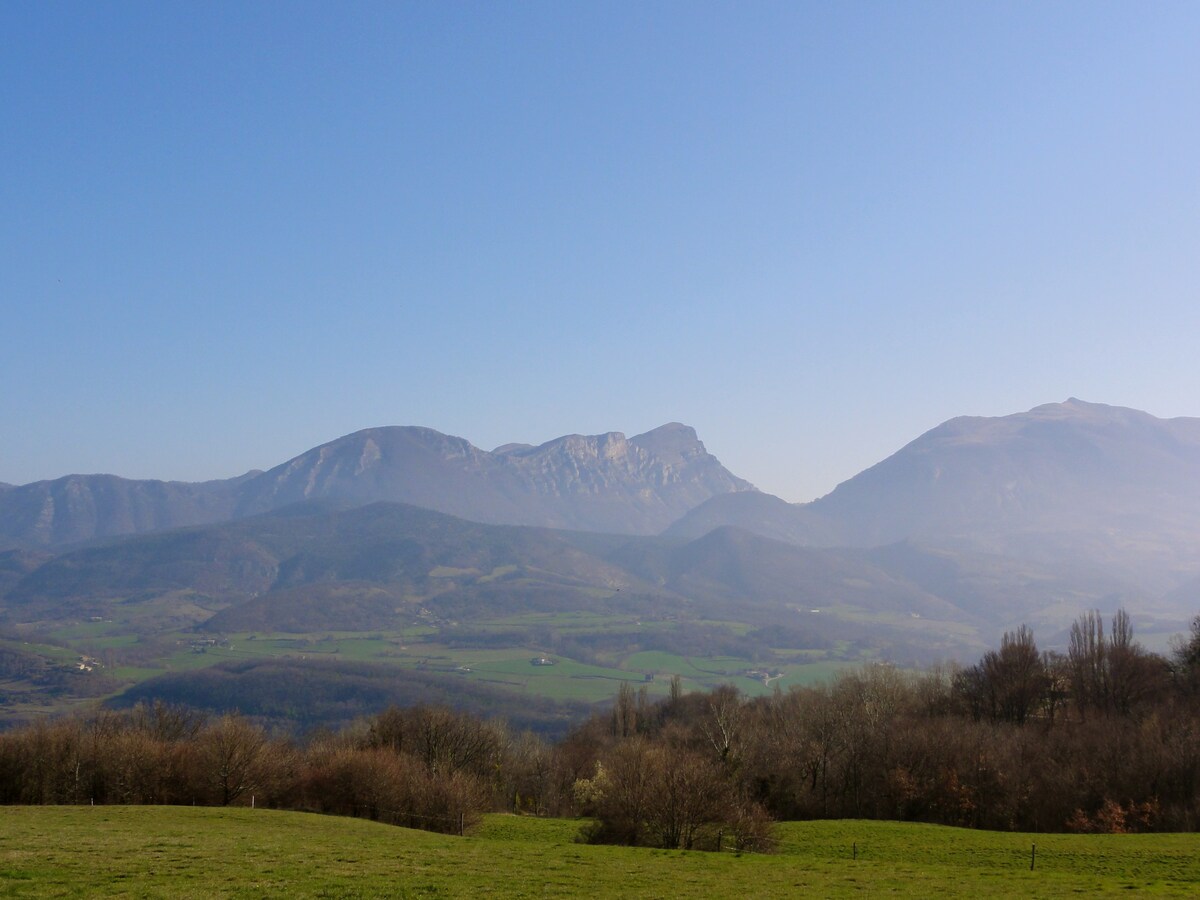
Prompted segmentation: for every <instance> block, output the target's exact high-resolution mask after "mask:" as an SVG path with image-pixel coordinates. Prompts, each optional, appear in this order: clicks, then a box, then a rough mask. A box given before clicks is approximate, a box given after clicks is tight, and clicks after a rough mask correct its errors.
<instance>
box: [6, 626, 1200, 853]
mask: <svg viewBox="0 0 1200 900" xmlns="http://www.w3.org/2000/svg"><path fill="white" fill-rule="evenodd" d="M0 802H2V803H10V804H12V803H22V804H45V803H68V804H87V803H153V804H184V805H191V804H204V805H229V804H242V805H249V804H255V805H259V806H268V807H275V808H286V809H298V810H310V811H315V812H323V813H330V814H339V815H350V816H360V817H365V818H370V819H375V820H378V821H383V822H389V823H393V824H398V825H405V826H409V827H416V828H424V829H428V830H433V831H442V832H448V833H459V832H463V831H465V830H468V829H469V828H470V827H471V825H472V824H473V823H474V822H475V821H476V820H477V819H478V817H479V815H480V814H481V813H483V812H486V811H488V810H509V811H515V812H521V813H527V814H538V815H560V816H585V817H587V820H586V824H585V825H584V827H583V834H582V837H583V839H586V840H591V841H603V842H617V843H625V844H638V845H650V846H658V847H672V848H684V849H738V850H770V849H771V845H772V840H771V823H772V822H773V821H775V820H778V819H808V818H843V817H856V818H883V819H898V820H911V821H922V822H934V823H941V824H947V825H959V826H970V827H977V828H992V829H1014V830H1026V831H1064V830H1070V831H1098V832H1124V831H1149V830H1167V831H1191V830H1196V829H1197V827H1198V826H1200V617H1198V618H1197V620H1196V622H1195V623H1194V625H1193V628H1192V632H1191V635H1190V638H1189V639H1188V640H1186V641H1184V642H1182V643H1181V644H1180V645H1179V646H1178V647H1177V648H1176V649H1175V651H1174V652H1173V654H1172V655H1171V656H1170V657H1164V656H1160V655H1158V654H1154V653H1150V652H1148V651H1146V650H1145V649H1143V648H1142V647H1141V646H1140V645H1138V644H1137V642H1136V641H1135V640H1134V638H1133V629H1132V627H1131V625H1130V621H1129V617H1128V616H1127V615H1126V614H1125V613H1123V612H1118V613H1117V615H1116V616H1114V617H1113V619H1112V620H1111V621H1110V622H1108V623H1106V622H1105V620H1104V619H1103V618H1102V617H1101V616H1099V615H1098V614H1096V613H1089V614H1087V615H1085V616H1082V617H1081V618H1080V619H1079V620H1077V621H1076V623H1075V624H1074V625H1073V627H1072V628H1071V631H1070V637H1069V643H1068V647H1067V649H1066V651H1065V652H1062V653H1057V652H1042V651H1039V649H1038V647H1037V644H1036V641H1035V638H1034V635H1033V633H1032V631H1030V630H1029V629H1028V628H1025V627H1022V628H1019V629H1017V630H1016V631H1013V632H1010V633H1008V634H1006V635H1004V637H1003V639H1002V640H1001V642H1000V645H999V647H998V648H996V649H994V650H991V651H989V652H987V653H985V654H984V656H983V657H982V659H980V660H979V662H978V663H977V664H975V665H973V666H970V667H965V668H958V667H952V666H943V667H935V668H932V669H929V670H926V671H924V672H919V673H911V672H904V671H901V670H898V669H896V668H893V667H891V666H886V665H873V666H867V667H865V668H862V669H860V670H858V671H855V672H850V673H846V674H842V675H840V676H839V677H837V678H835V679H833V680H832V681H830V682H829V683H826V684H820V685H815V686H809V687H801V688H794V689H792V690H789V691H776V692H775V693H773V694H772V695H770V696H765V697H755V698H750V697H746V696H744V695H742V694H740V693H739V692H738V691H737V690H736V689H734V688H732V687H729V686H725V687H719V688H717V689H715V690H713V691H710V692H706V693H691V694H685V693H683V692H682V691H681V689H680V685H679V681H678V680H677V679H676V680H675V681H674V682H673V683H672V686H671V692H670V696H668V697H666V698H664V699H661V700H656V701H652V700H651V699H650V698H649V697H648V696H647V694H646V692H645V690H644V688H643V689H642V690H639V691H634V690H633V688H632V687H630V686H629V685H628V684H627V683H626V684H624V685H623V686H622V687H621V690H620V692H619V693H618V695H617V697H616V699H615V702H614V703H613V705H612V707H611V709H608V710H606V711H604V712H602V713H596V714H594V715H592V716H591V717H590V718H588V719H587V720H585V721H583V722H581V723H580V724H579V725H577V726H576V727H575V728H574V729H572V730H571V731H570V732H569V733H568V734H567V736H566V737H565V738H564V739H562V740H560V741H558V742H553V743H552V742H548V741H546V740H544V739H542V738H541V737H538V736H537V735H535V734H533V733H530V732H527V731H526V732H517V731H514V730H513V729H511V728H509V727H508V726H506V725H505V724H504V723H503V722H502V721H499V720H486V719H483V718H480V717H477V716H473V715H470V714H467V713H462V712H455V711H452V710H450V709H447V708H444V707H438V706H414V707H409V708H397V707H392V708H389V709H386V710H384V711H383V712H381V713H378V714H376V715H373V716H369V717H365V718H362V719H360V720H357V721H356V722H355V723H353V724H352V725H350V726H348V727H346V728H343V729H341V730H338V731H328V730H322V731H318V732H316V733H314V734H312V735H310V736H309V737H308V738H307V739H305V740H303V741H297V740H294V739H291V738H285V737H278V736H272V735H270V734H268V733H267V731H266V730H265V729H264V728H263V727H261V726H260V725H259V724H257V723H255V722H254V721H252V720H249V719H246V718H244V717H241V716H239V715H236V714H229V715H223V716H220V717H214V718H207V717H204V716H202V715H200V714H198V713H196V712H193V711H191V710H189V709H187V708H185V707H180V706H172V705H168V704H165V703H161V702H148V703H143V704H140V705H138V706H136V707H134V708H133V709H130V710H125V711H119V712H118V711H105V712H100V713H96V714H93V715H91V716H87V717H70V718H63V719H58V720H50V721H41V722H37V723H35V724H32V725H29V726H27V727H24V728H21V729H18V730H14V731H10V732H7V733H3V734H0Z"/></svg>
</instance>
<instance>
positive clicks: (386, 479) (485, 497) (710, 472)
mask: <svg viewBox="0 0 1200 900" xmlns="http://www.w3.org/2000/svg"><path fill="white" fill-rule="evenodd" d="M753 490H754V488H753V486H752V485H750V484H749V483H748V482H746V481H743V480H742V479H740V478H737V477H736V476H734V475H733V474H731V473H730V472H729V471H727V470H726V469H725V468H724V467H723V466H722V465H721V464H720V462H718V461H717V459H716V458H715V457H713V456H712V455H710V454H709V453H708V452H707V451H706V450H705V448H704V444H703V443H701V442H700V440H699V438H698V437H697V436H696V432H695V431H694V430H693V429H691V428H689V427H688V426H686V425H680V424H678V423H671V424H668V425H664V426H662V427H660V428H656V429H654V430H653V431H649V432H647V433H645V434H642V435H638V436H636V437H633V438H629V439H626V438H625V436H624V435H622V434H620V433H619V432H610V433H608V434H603V435H595V436H583V435H567V436H565V437H561V438H558V439H556V440H553V441H549V442H547V443H545V444H542V445H541V446H539V447H532V446H529V445H518V444H510V445H506V446H504V447H500V448H498V449H497V450H494V451H492V452H488V451H485V450H480V449H479V448H477V447H474V446H472V445H471V444H470V443H469V442H467V441H466V440H464V439H462V438H458V437H452V436H449V435H444V434H440V433H439V432H437V431H433V430H432V429H429V428H418V427H400V426H395V427H386V428H371V429H366V430H364V431H359V432H356V433H354V434H351V435H347V436H345V437H342V438H338V439H337V440H334V441H331V442H329V443H328V444H323V445H322V446H320V447H316V448H314V449H312V450H310V451H308V452H307V453H303V454H301V455H300V456H297V457H296V458H295V459H292V460H290V461H288V462H285V463H283V464H282V465H279V466H276V467H275V468H273V469H271V470H270V471H268V472H250V473H248V474H246V475H243V476H241V477H239V478H232V479H227V480H219V481H208V482H200V483H186V482H163V481H134V480H129V479H123V478H118V477H116V476H112V475H70V476H66V477H64V478H59V479H56V480H53V481H41V482H35V483H33V484H28V485H23V486H21V487H13V488H10V489H7V490H3V491H0V548H4V547H17V546H26V547H39V546H40V547H52V546H59V545H63V544H69V543H75V542H79V541H84V540H89V539H92V538H96V537H108V536H113V535H121V534H141V533H145V532H150V531H158V530H162V529H167V528H173V527H178V526H184V525H197V524H207V523H213V522H221V521H226V520H229V519H233V518H238V517H241V516H246V515H254V514H256V513H261V512H266V511H269V510H272V509H278V508H280V507H282V506H287V505H289V504H292V503H296V502H297V501H300V500H310V499H319V498H327V499H334V500H344V501H347V502H350V503H355V504H366V503H373V502H376V501H380V500H387V501H396V502H405V503H413V504H416V505H419V506H424V507H427V508H429V509H435V510H439V511H441V512H447V513H451V514H454V515H459V516H463V517H464V518H468V519H471V520H473V521H479V522H490V523H504V524H519V525H542V526H548V527H560V528H579V529H587V530H595V531H612V532H618V533H628V534H639V533H640V534H649V533H655V532H657V531H660V530H662V529H663V528H665V527H667V526H668V525H669V524H670V523H671V522H673V521H675V520H676V519H677V518H679V516H681V515H683V514H684V513H685V512H687V511H688V510H689V509H691V508H692V507H694V506H696V505H697V504H699V503H701V502H703V501H704V500H707V499H709V498H710V497H712V496H714V495H716V494H720V493H725V492H731V491H753Z"/></svg>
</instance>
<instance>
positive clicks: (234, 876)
mask: <svg viewBox="0 0 1200 900" xmlns="http://www.w3.org/2000/svg"><path fill="white" fill-rule="evenodd" d="M579 825H580V823H579V822H574V821H565V820H555V819H549V820H548V819H531V818H517V817H513V816H504V815H492V816H487V817H486V818H485V820H484V822H483V823H482V825H481V826H480V827H479V828H478V829H477V830H476V833H475V834H474V835H471V836H468V837H466V838H457V837H445V836H442V835H434V834H428V833H425V832H419V831H409V830H407V829H402V828H395V827H392V826H387V825H379V824H376V823H372V822H366V821H362V820H357V819H343V818H335V817H330V816H317V815H310V814H305V813H287V812H273V811H268V810H249V809H203V808H200V809H197V808H188V807H184V808H179V807H94V808H92V807H38V808H31V807H9V808H4V809H0V895H3V896H14V897H76V896H110V897H111V896H125V897H173V898H189V897H213V896H217V897H221V896H243V897H255V896H289V897H383V896H388V897H478V896H483V895H495V896H504V897H545V896H591V897H681V896H690V897H783V896H800V895H812V896H826V897H828V896H835V897H836V896H876V895H888V896H916V897H928V896H934V895H942V896H980V895H987V896H999V897H1061V896H1067V895H1078V896H1089V897H1094V896H1130V894H1131V893H1132V894H1145V893H1153V894H1156V895H1158V896H1175V897H1190V896H1196V895H1197V893H1200V861H1198V851H1200V837H1198V836H1196V835H1174V834H1171V835H1111V836H1095V835H1086V836H1083V835H1027V834H1003V833H996V832H977V831H963V830H958V829H951V828H942V827H936V826H925V825H910V824H895V823H888V822H863V821H839V822H802V823H785V824H783V825H780V826H779V828H778V839H779V850H778V852H777V853H775V854H772V855H738V854H735V853H722V854H714V853H699V852H694V853H687V852H681V851H662V850H645V849H632V848H627V847H594V846H587V845H582V844H577V843H575V842H574V838H575V835H576V834H577V833H578V830H579ZM1034 842H1036V843H1037V867H1036V870H1035V871H1032V872H1031V871H1030V870H1029V860H1030V845H1031V844H1032V843H1034ZM855 847H857V859H856V858H854V854H855Z"/></svg>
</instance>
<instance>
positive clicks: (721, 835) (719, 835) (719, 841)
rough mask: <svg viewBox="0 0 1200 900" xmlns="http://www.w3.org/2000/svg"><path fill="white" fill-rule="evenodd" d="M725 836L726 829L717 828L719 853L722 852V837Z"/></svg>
mask: <svg viewBox="0 0 1200 900" xmlns="http://www.w3.org/2000/svg"><path fill="white" fill-rule="evenodd" d="M724 836H725V832H724V831H722V830H720V829H718V830H717V852H718V853H720V852H721V838H722V837H724Z"/></svg>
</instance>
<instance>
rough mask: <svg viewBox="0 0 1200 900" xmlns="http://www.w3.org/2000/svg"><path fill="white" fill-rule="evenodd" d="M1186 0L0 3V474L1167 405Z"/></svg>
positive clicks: (1180, 366) (1188, 395) (816, 460)
mask: <svg viewBox="0 0 1200 900" xmlns="http://www.w3.org/2000/svg"><path fill="white" fill-rule="evenodd" d="M1198 48H1200V4H1197V3H1194V2H1187V3H1171V2H1154V3H1145V2H1129V3H1105V2H1087V3H1064V2H1055V3H1045V2H1027V3H1021V2H995V3H986V2H972V3H953V2H937V3H917V2H904V3H894V2H885V3H864V2H836V3H835V2H822V3H803V2H798V0H791V2H785V3H766V2H753V3H746V2H732V3H703V2H687V3H666V2H641V0H639V2H629V3H620V2H609V0H605V2H592V3H584V2H560V0H554V2H547V3H532V2H511V3H496V2H486V3H479V4H474V3H455V2H445V0H438V2H428V3H398V2H386V3H378V4H376V3H351V2H344V0H339V2H336V3H335V2H328V3H320V4H317V3H298V2H288V3H282V2H271V3H262V2H259V3H252V2H245V0H241V2H236V3H219V2H211V0H206V2H188V3H185V2H158V0H155V2H144V3H113V2H85V3H54V2H36V3H35V2H32V0H17V2H8V3H3V4H0V322H2V336H3V337H2V340H3V344H2V347H3V349H2V352H0V422H2V423H3V424H2V426H0V481H6V482H10V483H24V482H27V481H33V480H37V479H42V478H51V477H57V476H60V475H63V474H67V473H69V472H113V473H116V474H120V475H125V476H128V477H156V478H177V479H185V480H194V479H201V478H208V477H224V476H230V475H235V474H239V473H241V472H243V471H245V470H247V469H251V468H266V467H269V466H272V465H275V464H276V463H279V462H282V461H283V460H285V459H287V458H289V457H291V456H293V455H295V454H297V453H299V452H302V451H303V450H306V449H308V448H309V447H312V446H314V445H316V444H319V443H323V442H324V441H327V440H331V439H333V438H335V437H337V436H339V435H342V434H345V433H348V432H351V431H355V430H358V429H360V428H365V427H369V426H375V425H386V424H420V425H427V426H430V427H433V428H436V429H438V430H441V431H445V432H448V433H452V434H457V435H460V436H462V437H465V438H467V439H468V440H470V441H472V442H473V443H475V444H476V445H478V446H481V447H484V448H491V447H493V446H496V445H498V444H501V443H506V442H509V441H522V442H529V443H539V442H541V441H544V440H548V439H550V438H553V437H556V436H558V435H560V434H564V433H571V432H583V433H596V432H602V431H624V432H625V433H626V434H630V435H632V434H635V433H638V432H640V431H644V430H647V429H649V428H652V427H654V426H656V425H659V424H662V423H664V422H668V421H672V420H678V421H683V422H686V423H688V424H691V425H693V426H695V427H696V429H697V430H698V431H699V433H700V436H701V438H702V439H703V440H704V441H705V443H706V445H707V446H708V449H709V450H710V451H711V452H713V453H715V454H716V455H717V456H718V457H719V458H720V459H721V460H722V462H724V463H725V464H726V465H727V466H728V467H729V468H730V469H732V470H733V471H734V472H736V473H737V474H739V475H741V476H743V477H745V478H748V479H750V480H751V481H753V482H754V483H756V484H757V485H758V486H759V487H761V488H763V489H764V490H769V491H771V492H773V493H777V494H779V495H781V496H783V497H785V498H786V499H789V500H808V499H811V498H813V497H815V496H818V495H821V494H824V493H826V492H828V491H829V490H831V489H832V488H833V487H834V486H835V485H836V484H837V483H838V482H839V481H842V480H844V479H846V478H848V477H850V476H852V475H854V474H855V473H856V472H858V471H859V470H861V469H863V468H865V467H866V466H868V465H871V464H873V463H875V462H877V461H878V460H880V459H882V458H883V457H885V456H887V455H888V454H890V453H892V452H894V451H895V450H897V449H898V448H899V447H900V446H902V445H903V444H905V443H906V442H908V441H909V440H911V439H912V438H914V437H916V436H917V435H918V434H920V433H921V432H923V431H925V430H927V429H928V428H931V427H933V426H934V425H936V424H938V423H939V422H941V421H943V420H945V419H947V418H950V417H952V416H955V415H962V414H976V415H1002V414H1006V413H1010V412H1016V411H1020V410H1024V409H1028V408H1029V407H1032V406H1035V405H1037V404H1039V403H1044V402H1051V401H1059V400H1064V399H1066V398H1067V397H1068V396H1078V397H1080V398H1082V399H1085V400H1090V401H1095V402H1104V403H1113V404H1118V405H1125V406H1134V407H1137V408H1140V409H1145V410H1148V411H1149V412H1152V413H1154V414H1155V415H1159V416H1176V415H1191V416H1200V277H1198V276H1200V51H1198Z"/></svg>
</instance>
